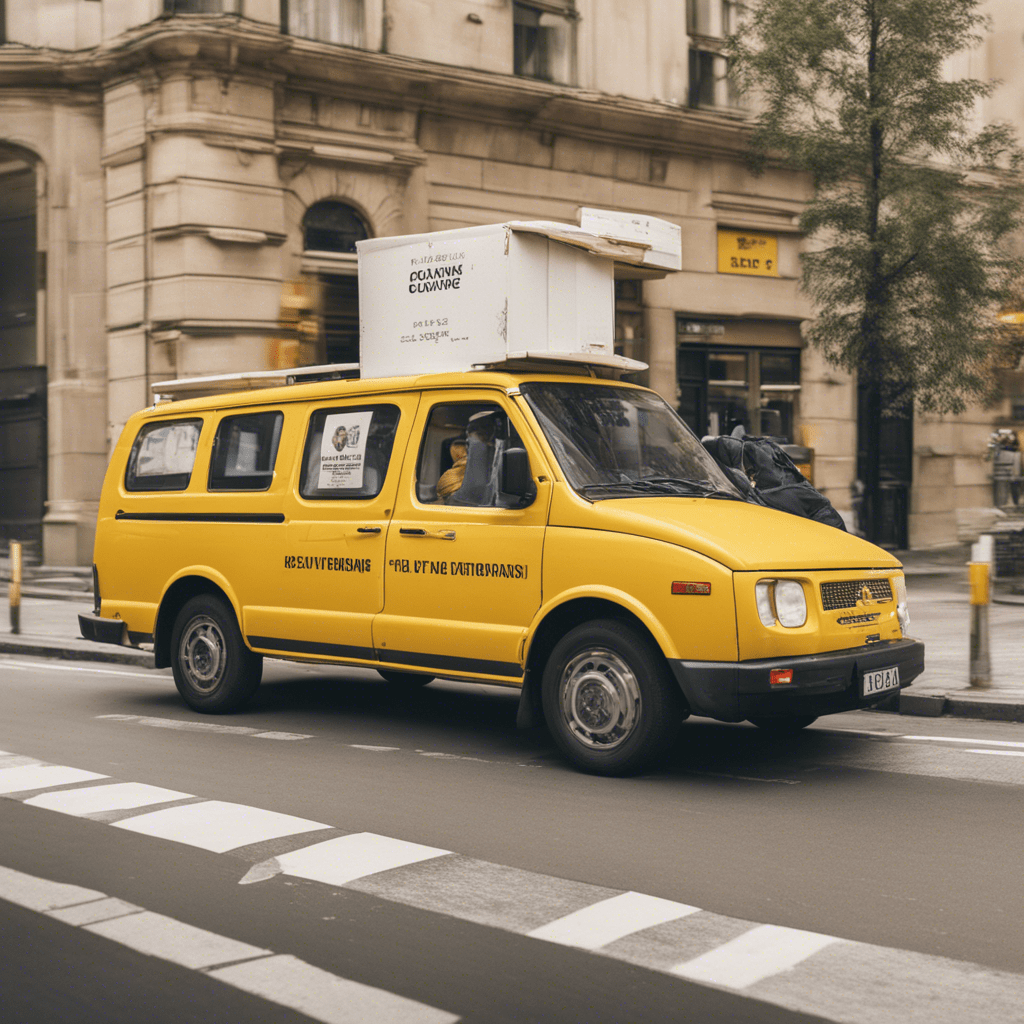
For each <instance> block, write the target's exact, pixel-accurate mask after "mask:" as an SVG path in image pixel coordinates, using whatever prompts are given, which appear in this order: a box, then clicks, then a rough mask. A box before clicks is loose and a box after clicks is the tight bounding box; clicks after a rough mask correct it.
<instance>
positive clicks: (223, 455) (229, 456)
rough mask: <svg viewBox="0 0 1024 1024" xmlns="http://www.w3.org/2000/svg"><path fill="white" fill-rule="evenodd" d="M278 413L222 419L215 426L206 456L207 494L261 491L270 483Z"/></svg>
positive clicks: (277, 438)
mask: <svg viewBox="0 0 1024 1024" xmlns="http://www.w3.org/2000/svg"><path fill="white" fill-rule="evenodd" d="M283 423H284V414H283V413H280V412H253V413H244V414H242V415H240V416H225V417H224V419H222V420H221V421H220V425H219V426H218V427H217V434H216V436H215V437H214V439H213V454H212V455H211V456H210V480H209V483H208V485H207V486H208V487H209V489H210V490H211V491H265V490H267V489H268V488H269V487H270V485H271V484H272V483H273V481H274V463H275V462H276V460H277V446H278V444H280V442H281V425H282V424H283Z"/></svg>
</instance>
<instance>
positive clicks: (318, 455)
mask: <svg viewBox="0 0 1024 1024" xmlns="http://www.w3.org/2000/svg"><path fill="white" fill-rule="evenodd" d="M399 415H400V414H399V410H398V406H396V405H364V406H359V407H358V408H356V407H354V406H349V407H345V408H340V409H317V410H316V412H314V413H313V415H312V416H311V417H310V420H309V433H308V434H307V435H306V450H305V453H304V455H303V458H302V477H301V480H300V482H299V493H300V494H301V495H302V497H303V498H314V499H315V498H375V497H376V496H377V495H378V494H380V490H381V488H382V487H383V486H384V477H385V476H386V475H387V471H388V463H389V462H390V461H391V449H392V447H393V446H394V443H395V431H396V429H397V428H398V419H399Z"/></svg>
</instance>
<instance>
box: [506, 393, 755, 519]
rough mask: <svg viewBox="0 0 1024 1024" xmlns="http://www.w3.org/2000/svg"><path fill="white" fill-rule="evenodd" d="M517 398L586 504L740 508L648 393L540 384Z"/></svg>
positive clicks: (725, 482) (682, 427)
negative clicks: (721, 502) (703, 503)
mask: <svg viewBox="0 0 1024 1024" xmlns="http://www.w3.org/2000/svg"><path fill="white" fill-rule="evenodd" d="M520 390H521V391H522V393H523V395H525V396H526V400H527V402H528V403H529V405H530V408H531V409H532V410H533V412H534V414H535V415H536V417H537V419H538V420H539V421H540V425H541V428H542V429H543V431H544V434H545V436H546V437H547V439H548V442H549V443H550V445H551V447H552V448H553V449H554V452H555V455H556V457H557V458H558V463H559V465H560V466H561V467H562V471H563V472H564V473H565V475H566V478H567V479H568V481H569V483H570V484H571V485H572V487H573V488H575V489H576V490H577V491H578V492H579V493H580V494H582V495H584V496H585V497H587V498H589V499H591V500H599V499H601V498H613V497H623V496H626V495H629V496H630V497H638V496H644V495H666V494H678V495H686V496H703V497H710V498H732V499H735V500H737V501H743V500H744V499H743V497H742V496H741V494H740V493H739V491H738V490H737V489H736V488H735V487H734V486H733V484H732V483H731V482H730V481H729V479H728V477H726V475H725V474H724V473H723V472H722V470H721V469H719V467H718V465H717V464H716V462H715V460H714V459H713V458H712V457H711V456H710V455H709V454H708V453H707V452H706V451H705V450H704V447H703V445H701V443H700V441H699V440H697V438H696V436H694V434H693V432H692V431H691V430H690V428H689V427H688V426H687V425H686V424H685V423H684V422H683V421H682V420H681V419H680V418H679V416H677V415H676V413H675V412H674V411H673V410H672V408H671V407H670V406H669V405H668V404H667V403H666V402H665V401H663V400H662V399H661V398H659V397H658V396H657V395H656V394H654V393H653V392H650V391H638V390H634V389H632V388H618V387H605V386H598V385H593V384H547V383H541V382H539V381H532V382H529V383H525V384H522V385H521V386H520Z"/></svg>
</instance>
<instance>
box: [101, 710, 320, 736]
mask: <svg viewBox="0 0 1024 1024" xmlns="http://www.w3.org/2000/svg"><path fill="white" fill-rule="evenodd" d="M96 717H97V718H98V719H105V720H107V721H109V722H132V723H134V724H135V725H148V726H149V727H150V728H152V729H180V730H181V731H182V732H213V733H222V734H225V735H228V736H232V735H234V736H252V737H253V739H258V740H311V739H312V738H313V737H312V736H309V735H307V734H306V733H301V732H267V731H265V730H263V729H256V728H253V727H252V726H248V725H220V724H218V723H216V722H189V721H186V720H183V719H180V718H154V717H153V716H152V715H97V716H96Z"/></svg>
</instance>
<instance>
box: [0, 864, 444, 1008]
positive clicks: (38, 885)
mask: <svg viewBox="0 0 1024 1024" xmlns="http://www.w3.org/2000/svg"><path fill="white" fill-rule="evenodd" d="M0 899H3V900H7V901H8V902H10V903H16V904H18V906H22V907H26V908H27V909H29V910H35V911H39V912H42V913H46V914H47V916H48V917H52V918H54V919H56V920H58V921H62V922H63V923H64V924H67V925H70V926H72V927H80V928H82V930H83V931H87V932H91V933H92V934H93V935H99V936H101V937H103V938H105V939H109V940H110V941H111V942H116V943H118V944H119V945H122V946H126V947H128V948H129V949H133V950H135V951H136V952H137V953H144V954H146V955H147V956H152V957H156V958H158V959H160V960H166V961H169V962H170V963H174V964H179V965H180V966H182V967H187V968H190V969H192V970H201V971H203V973H205V974H206V976H207V977H209V978H214V979H215V980H217V981H219V982H221V983H222V984H225V985H230V986H231V987H232V988H236V989H239V990H240V991H243V992H248V993H250V994H252V995H256V996H259V997H261V998H263V999H266V1000H267V1001H269V1002H272V1003H276V1004H277V1005H278V1006H285V1007H287V1008H288V1009H291V1010H297V1011H298V1012H299V1013H303V1014H305V1015H306V1016H307V1017H310V1018H312V1019H313V1020H319V1021H323V1022H324V1024H365V1022H366V1021H387V1022H388V1024H456V1022H457V1021H458V1020H459V1018H458V1017H457V1016H456V1015H455V1014H452V1013H447V1012H446V1011H444V1010H438V1009H437V1008H436V1007H433V1006H428V1005H427V1004H426V1003H418V1002H416V1001H415V1000H412V999H406V998H405V997H404V996H398V995H395V994H394V993H392V992H386V991H384V990H383V989H378V988H372V987H371V986H369V985H363V984H361V983H359V982H356V981H351V980H349V979H347V978H341V977H339V976H338V975H336V974H331V973H330V972H328V971H324V970H321V969H320V968H319V967H314V966H313V965H312V964H307V963H305V962H304V961H302V960H299V959H297V958H296V957H293V956H282V955H279V954H275V953H274V951H273V950H270V949H262V948H260V947H259V946H251V945H249V944H248V943H247V942H239V941H238V940H237V939H231V938H228V937H227V936H224V935H218V934H217V933H215V932H210V931H207V930H206V929H204V928H196V927H194V926H193V925H190V924H185V923H184V922H183V921H177V920H175V919H174V918H173V917H165V916H164V915H162V914H154V913H153V912H152V911H149V910H146V909H144V908H143V907H137V906H135V905H134V904H131V903H126V902H124V901H123V900H119V899H117V898H116V897H112V896H107V895H106V894H105V893H102V892H96V891H95V890H94V889H83V888H81V887H80V886H77V885H66V884H65V883H63V882H51V881H49V880H48V879H45V878H36V877H35V876H33V875H26V874H23V873H22V872H20V871H14V870H13V869H11V868H5V867H2V866H0ZM62 908H63V909H62ZM239 961H241V962H239ZM221 965H224V966H221Z"/></svg>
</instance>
